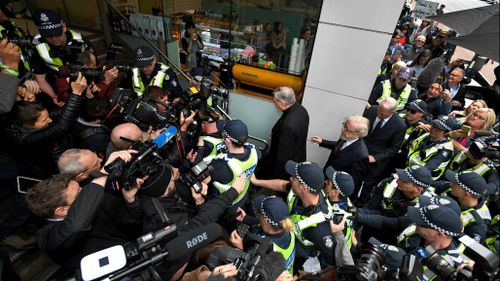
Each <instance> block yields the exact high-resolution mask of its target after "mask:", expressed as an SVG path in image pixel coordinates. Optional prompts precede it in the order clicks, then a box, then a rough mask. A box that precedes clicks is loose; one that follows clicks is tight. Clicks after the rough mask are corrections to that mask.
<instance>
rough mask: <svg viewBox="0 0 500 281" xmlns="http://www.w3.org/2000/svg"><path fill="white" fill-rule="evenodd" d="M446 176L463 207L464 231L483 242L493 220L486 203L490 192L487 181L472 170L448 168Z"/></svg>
mask: <svg viewBox="0 0 500 281" xmlns="http://www.w3.org/2000/svg"><path fill="white" fill-rule="evenodd" d="M445 177H446V179H447V180H449V181H450V182H451V184H450V186H451V195H452V196H453V197H454V198H456V199H457V202H458V204H459V205H460V208H461V209H462V212H461V215H462V222H463V226H464V233H465V234H467V235H469V236H470V237H472V238H474V239H475V240H476V241H478V242H480V243H482V242H483V240H484V239H485V238H486V232H487V231H488V226H489V225H490V222H491V215H490V211H489V209H488V206H487V205H486V204H485V201H486V200H485V199H486V195H487V194H488V187H487V184H486V181H485V180H484V179H483V177H481V176H480V175H478V174H477V173H475V172H471V171H464V172H459V173H454V172H452V171H450V170H448V171H446V174H445Z"/></svg>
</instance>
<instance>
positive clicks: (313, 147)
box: [302, 87, 364, 166]
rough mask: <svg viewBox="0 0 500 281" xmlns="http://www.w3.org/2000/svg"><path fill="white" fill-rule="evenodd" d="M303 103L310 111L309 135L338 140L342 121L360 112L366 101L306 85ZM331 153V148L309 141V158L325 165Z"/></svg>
mask: <svg viewBox="0 0 500 281" xmlns="http://www.w3.org/2000/svg"><path fill="white" fill-rule="evenodd" d="M305 93H306V95H305V96H304V100H303V102H302V105H304V107H305V108H306V109H307V112H308V113H309V132H308V136H309V137H312V136H315V135H319V136H321V137H323V138H324V139H328V140H337V139H338V138H339V136H340V129H341V127H342V121H343V120H344V118H345V117H346V116H349V115H351V114H354V113H358V114H360V113H361V112H362V111H363V108H364V101H362V100H359V99H356V98H352V97H346V96H343V95H338V94H334V93H331V92H327V91H324V90H321V89H316V88H310V87H306V89H305ZM329 155H330V150H328V149H325V148H320V147H319V146H318V145H317V144H314V143H311V142H308V143H307V159H308V160H309V161H314V162H317V163H318V164H320V165H321V166H323V165H324V164H325V162H326V160H327V159H328V156H329Z"/></svg>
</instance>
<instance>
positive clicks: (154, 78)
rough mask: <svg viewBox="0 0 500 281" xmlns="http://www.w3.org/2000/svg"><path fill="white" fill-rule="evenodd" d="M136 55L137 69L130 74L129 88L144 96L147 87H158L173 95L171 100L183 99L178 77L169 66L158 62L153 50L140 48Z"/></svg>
mask: <svg viewBox="0 0 500 281" xmlns="http://www.w3.org/2000/svg"><path fill="white" fill-rule="evenodd" d="M134 54H135V67H134V68H132V71H131V72H130V73H129V82H128V83H129V84H128V85H127V86H128V88H132V89H134V91H135V92H137V93H138V94H139V95H142V94H143V93H144V91H145V90H146V88H147V87H149V86H157V87H160V88H164V89H167V90H168V91H169V92H170V93H172V96H171V97H170V99H171V100H173V99H175V98H178V97H182V93H183V90H182V88H181V85H180V83H179V80H178V79H177V75H176V74H175V72H174V71H173V70H172V69H171V68H170V67H169V66H168V65H166V64H164V63H161V62H158V61H157V59H156V56H155V54H154V53H153V50H151V48H149V47H148V46H140V47H138V48H137V49H135V50H134Z"/></svg>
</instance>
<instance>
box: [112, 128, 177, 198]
mask: <svg viewBox="0 0 500 281" xmlns="http://www.w3.org/2000/svg"><path fill="white" fill-rule="evenodd" d="M121 139H122V140H125V141H129V142H130V143H131V144H132V147H131V149H133V150H136V151H137V154H134V155H133V157H132V159H131V160H130V161H129V162H127V163H125V161H123V160H122V159H121V158H117V159H116V160H115V161H113V162H111V163H109V164H108V165H106V166H105V167H104V169H105V170H106V172H108V173H109V176H108V183H110V184H111V186H112V188H113V189H114V190H121V189H122V188H123V189H125V190H130V189H132V188H134V187H135V186H136V185H137V183H136V179H138V178H144V177H146V176H148V179H147V180H146V182H145V183H144V186H142V187H141V192H148V191H149V190H148V189H149V185H148V184H150V183H151V184H152V183H155V182H156V181H157V180H159V179H160V178H161V177H162V175H163V173H164V172H165V169H168V167H166V165H165V163H164V160H163V158H161V157H160V155H159V152H158V147H157V145H156V144H155V143H154V142H152V141H147V142H144V143H142V142H141V141H136V142H132V141H130V140H128V139H126V138H123V137H121ZM167 185H168V183H166V185H165V186H167Z"/></svg>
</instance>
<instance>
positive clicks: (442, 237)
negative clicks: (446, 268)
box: [399, 204, 463, 280]
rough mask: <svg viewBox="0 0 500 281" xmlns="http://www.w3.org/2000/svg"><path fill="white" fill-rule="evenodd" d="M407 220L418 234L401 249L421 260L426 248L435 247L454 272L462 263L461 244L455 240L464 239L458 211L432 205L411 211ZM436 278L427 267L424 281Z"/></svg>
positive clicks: (415, 233)
mask: <svg viewBox="0 0 500 281" xmlns="http://www.w3.org/2000/svg"><path fill="white" fill-rule="evenodd" d="M408 217H409V219H410V221H411V222H412V223H414V224H415V225H416V226H415V228H414V229H415V230H414V232H413V233H408V234H407V235H406V236H405V239H402V241H401V243H400V244H399V246H400V247H402V248H403V249H404V250H405V251H407V252H412V253H414V254H416V255H417V256H418V257H421V256H422V255H421V254H420V253H421V252H422V251H424V248H425V247H426V246H427V245H432V246H433V247H434V248H435V249H436V250H437V253H438V254H439V255H440V256H441V257H442V258H443V259H445V260H446V261H447V262H448V263H449V264H450V265H451V266H453V267H454V268H457V267H458V266H460V265H461V264H462V263H463V259H462V257H461V256H460V252H459V251H458V246H459V244H458V243H457V242H456V241H455V240H454V238H455V237H458V236H460V235H462V233H461V232H462V221H461V220H460V215H459V214H457V213H456V211H454V210H453V209H452V208H450V207H447V206H443V205H437V204H430V205H427V206H422V207H420V208H418V207H408ZM435 277H436V274H435V273H434V272H432V271H431V270H430V269H429V268H427V267H426V266H424V280H432V279H433V278H435Z"/></svg>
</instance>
